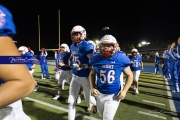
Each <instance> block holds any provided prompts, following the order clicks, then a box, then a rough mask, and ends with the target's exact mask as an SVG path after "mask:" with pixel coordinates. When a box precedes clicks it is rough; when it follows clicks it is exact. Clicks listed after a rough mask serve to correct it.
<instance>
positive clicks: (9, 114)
mask: <svg viewBox="0 0 180 120" xmlns="http://www.w3.org/2000/svg"><path fill="white" fill-rule="evenodd" d="M15 34H16V28H15V25H14V22H13V17H12V14H11V12H10V11H9V10H8V9H7V8H6V7H4V6H3V5H0V56H20V54H19V52H18V49H17V47H16V45H15V44H14V43H13V39H12V38H13V36H14V35H15ZM0 71H1V72H0V78H1V79H0V119H1V120H31V118H30V117H28V116H27V115H26V114H25V113H24V111H23V107H22V101H21V99H22V98H24V97H26V96H28V95H29V94H30V93H32V91H33V90H34V87H35V81H34V79H33V78H32V76H31V75H30V73H29V71H28V69H27V67H26V65H24V64H21V65H20V64H0ZM10 71H13V72H12V73H11V74H10Z"/></svg>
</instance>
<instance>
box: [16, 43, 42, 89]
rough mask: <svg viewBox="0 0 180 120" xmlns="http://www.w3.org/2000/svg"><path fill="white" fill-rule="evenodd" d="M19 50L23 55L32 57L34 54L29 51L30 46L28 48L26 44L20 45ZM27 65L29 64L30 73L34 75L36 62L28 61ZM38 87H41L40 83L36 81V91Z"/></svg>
mask: <svg viewBox="0 0 180 120" xmlns="http://www.w3.org/2000/svg"><path fill="white" fill-rule="evenodd" d="M18 51H19V52H20V54H21V55H22V56H26V57H32V56H33V54H32V53H31V52H29V51H28V48H27V47H26V46H20V47H19V48H18ZM26 66H27V68H28V70H29V73H30V74H31V76H33V73H34V68H35V66H36V64H35V63H33V62H32V63H27V64H26ZM38 88H39V85H38V84H37V82H36V87H35V89H34V91H37V90H38Z"/></svg>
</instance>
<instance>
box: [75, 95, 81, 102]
mask: <svg viewBox="0 0 180 120" xmlns="http://www.w3.org/2000/svg"><path fill="white" fill-rule="evenodd" d="M76 103H77V104H80V103H81V97H79V96H78V98H77V102H76Z"/></svg>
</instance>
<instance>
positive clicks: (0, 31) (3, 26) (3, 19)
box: [0, 5, 16, 37]
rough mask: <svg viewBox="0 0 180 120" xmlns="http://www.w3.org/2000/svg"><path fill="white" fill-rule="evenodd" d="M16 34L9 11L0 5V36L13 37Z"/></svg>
mask: <svg viewBox="0 0 180 120" xmlns="http://www.w3.org/2000/svg"><path fill="white" fill-rule="evenodd" d="M15 34H16V28H15V25H14V22H13V17H12V14H11V13H10V11H9V10H8V9H7V8H5V7H4V6H2V5H0V36H10V37H13V36H14V35H15Z"/></svg>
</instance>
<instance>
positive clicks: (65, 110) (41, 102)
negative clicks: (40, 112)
mask: <svg viewBox="0 0 180 120" xmlns="http://www.w3.org/2000/svg"><path fill="white" fill-rule="evenodd" d="M25 99H27V100H30V101H33V102H36V103H39V104H42V105H45V106H48V107H51V108H54V109H57V110H61V111H64V112H68V109H65V108H62V107H58V106H55V105H52V104H49V103H47V102H43V101H40V100H37V99H33V98H30V97H25ZM76 116H82V117H83V118H86V119H89V120H99V119H97V118H94V117H91V116H86V115H84V114H81V113H77V115H76Z"/></svg>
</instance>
